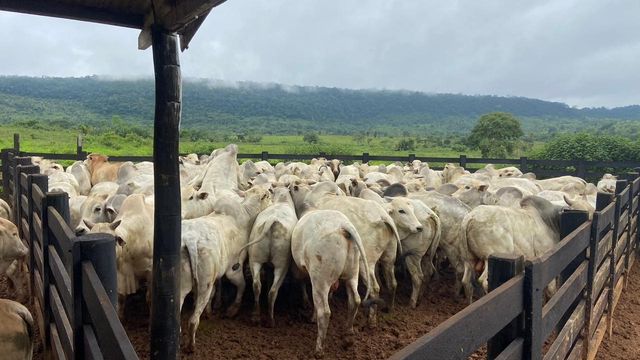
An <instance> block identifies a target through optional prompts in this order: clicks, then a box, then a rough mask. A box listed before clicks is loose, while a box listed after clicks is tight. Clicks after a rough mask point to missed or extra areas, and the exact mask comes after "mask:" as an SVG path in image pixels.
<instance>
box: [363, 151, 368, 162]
mask: <svg viewBox="0 0 640 360" xmlns="http://www.w3.org/2000/svg"><path fill="white" fill-rule="evenodd" d="M368 162H369V153H368V152H366V153H362V163H363V164H367V163H368Z"/></svg>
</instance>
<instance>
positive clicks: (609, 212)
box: [598, 202, 616, 233]
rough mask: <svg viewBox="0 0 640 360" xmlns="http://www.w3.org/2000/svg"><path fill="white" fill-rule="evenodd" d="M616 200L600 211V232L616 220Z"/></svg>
mask: <svg viewBox="0 0 640 360" xmlns="http://www.w3.org/2000/svg"><path fill="white" fill-rule="evenodd" d="M615 209H616V208H615V202H612V203H611V204H609V205H607V206H606V207H605V208H604V209H602V210H601V211H600V217H599V221H598V233H602V231H603V230H605V229H606V228H607V227H608V226H609V225H612V224H613V221H614V220H615V215H616V214H615Z"/></svg>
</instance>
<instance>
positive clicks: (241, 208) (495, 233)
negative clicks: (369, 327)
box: [0, 145, 616, 358]
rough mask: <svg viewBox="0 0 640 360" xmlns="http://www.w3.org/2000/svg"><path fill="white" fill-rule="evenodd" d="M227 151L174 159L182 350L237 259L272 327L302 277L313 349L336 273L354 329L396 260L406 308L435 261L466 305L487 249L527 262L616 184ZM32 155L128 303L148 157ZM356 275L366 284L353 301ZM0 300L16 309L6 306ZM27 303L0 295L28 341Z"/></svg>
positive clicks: (150, 202)
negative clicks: (104, 236) (570, 214)
mask: <svg viewBox="0 0 640 360" xmlns="http://www.w3.org/2000/svg"><path fill="white" fill-rule="evenodd" d="M237 153H238V149H237V146H236V145H229V146H227V147H226V148H223V149H217V150H215V151H213V153H211V155H209V156H200V157H198V156H196V155H195V154H191V155H188V156H185V157H181V158H180V180H181V185H182V191H181V195H182V219H183V221H182V249H181V282H180V284H181V289H180V307H181V308H182V304H183V302H184V299H185V297H186V296H187V295H188V294H189V293H193V298H194V307H195V308H194V311H193V314H192V315H191V316H190V319H189V320H188V324H189V326H188V330H187V331H188V334H189V343H188V345H187V347H188V349H193V348H194V346H195V340H196V331H197V328H198V325H199V321H200V316H201V314H202V313H203V311H205V310H207V311H211V302H212V299H213V298H215V296H214V295H219V293H220V291H221V289H222V288H221V287H219V286H217V284H219V280H220V279H221V278H222V277H223V276H224V277H226V279H228V280H229V282H231V283H232V284H233V285H235V287H236V288H237V292H236V296H235V299H234V302H233V303H232V304H231V305H230V306H229V307H228V308H227V310H226V312H227V315H229V316H234V315H236V314H237V313H238V311H239V309H240V305H241V300H242V296H243V293H244V290H245V271H244V265H245V262H246V263H247V269H248V272H250V274H251V276H250V278H251V280H252V283H253V293H254V296H255V308H254V310H253V319H254V320H255V321H257V322H259V320H260V318H261V315H260V308H261V306H260V301H259V299H260V292H261V289H262V284H261V272H262V271H263V269H262V267H263V265H264V264H266V263H271V265H272V268H273V283H272V285H271V287H270V290H269V292H268V309H269V314H268V319H269V324H270V325H271V326H274V315H273V312H274V303H275V301H276V297H277V296H278V290H279V288H280V287H281V285H282V283H283V281H284V279H285V277H287V276H290V277H291V279H293V280H292V281H295V282H298V283H299V284H300V288H301V294H302V298H303V299H304V301H305V304H308V305H311V303H310V301H309V298H308V292H307V289H306V286H307V279H309V280H310V284H311V288H312V289H311V294H312V301H313V308H314V312H313V319H314V320H315V321H316V322H317V326H318V335H317V340H316V348H315V350H316V353H317V354H318V355H321V354H322V352H323V342H324V339H325V337H326V333H327V328H328V323H329V317H330V315H331V310H330V308H329V301H328V299H329V296H330V293H332V292H334V291H335V290H336V289H337V288H338V286H339V284H340V280H343V284H344V286H345V289H346V293H347V296H348V319H347V329H349V330H350V331H353V322H354V319H355V316H356V312H357V310H358V308H359V306H360V305H361V304H362V305H363V307H364V308H365V309H366V312H367V320H368V322H369V323H370V324H375V322H376V311H378V310H379V308H381V307H387V308H389V309H393V306H394V302H395V291H396V286H397V283H396V275H395V271H396V264H398V263H402V264H403V266H402V267H401V268H402V269H403V271H404V269H406V271H407V272H408V273H409V277H410V279H411V285H412V292H411V297H410V305H411V307H416V305H417V303H418V301H419V300H420V296H421V294H422V291H421V289H424V287H425V286H424V283H425V282H426V281H428V280H429V279H430V278H431V277H432V276H433V275H434V274H436V272H437V271H438V270H439V267H442V266H448V267H451V268H452V269H453V270H454V272H455V274H456V286H455V291H456V293H455V296H461V295H462V294H464V296H465V298H466V299H467V300H468V301H469V302H471V301H472V299H473V297H474V295H475V294H478V293H480V294H482V293H484V292H486V290H487V280H488V266H487V259H488V257H489V255H491V254H493V253H512V254H517V255H524V256H525V257H526V258H532V257H535V256H538V255H540V254H542V253H544V252H545V251H547V250H548V249H550V248H551V247H552V246H553V245H554V244H555V243H557V242H558V241H559V240H560V234H559V219H560V214H561V211H562V209H565V208H572V209H579V210H586V211H588V212H589V213H593V211H594V207H595V198H596V194H597V192H598V191H602V192H613V191H614V190H615V182H616V179H615V177H613V176H611V175H608V174H607V175H605V176H604V177H603V179H602V180H601V181H600V182H599V183H598V184H597V186H596V185H594V184H591V183H587V182H586V181H584V180H583V179H580V178H577V177H572V176H562V177H557V178H551V179H546V180H537V179H536V177H535V175H534V174H532V173H527V174H523V173H522V172H521V171H520V170H518V169H517V168H515V167H507V168H502V169H496V168H494V167H493V166H492V165H487V166H486V167H485V168H483V169H480V170H478V171H476V172H474V173H470V172H469V171H466V170H465V169H464V168H462V167H459V166H457V165H455V164H447V165H446V166H445V167H444V170H442V171H436V170H433V169H430V168H429V166H428V164H427V163H423V162H420V161H419V160H416V161H413V162H412V163H409V164H401V163H395V164H389V165H379V166H378V165H375V166H374V165H368V164H351V165H345V164H342V163H341V162H340V161H338V160H326V159H313V160H311V162H310V163H309V164H307V163H302V162H289V163H278V164H276V165H275V166H273V165H271V164H270V163H269V162H266V161H259V162H252V161H246V162H244V163H242V164H241V165H240V164H239V163H238V160H237ZM33 163H34V164H36V165H39V166H40V171H41V172H42V173H43V174H46V175H48V177H49V191H63V192H66V193H67V194H68V195H69V207H70V213H71V226H72V227H73V228H75V231H76V234H77V235H82V234H85V233H89V232H99V233H109V234H113V235H114V236H115V238H116V241H117V245H116V256H117V271H118V273H117V274H118V279H117V280H118V295H119V300H120V301H119V309H118V310H119V311H120V314H121V315H122V314H123V307H124V299H125V297H126V296H127V295H130V294H133V293H136V292H137V291H138V290H139V289H140V287H141V286H142V285H143V284H144V283H149V280H150V276H151V270H152V258H153V228H154V226H153V223H154V216H153V213H154V186H153V184H154V181H153V164H152V163H151V162H140V163H136V164H134V163H132V162H124V163H113V162H109V161H108V157H107V156H104V155H100V154H90V155H88V156H87V159H86V160H85V161H78V162H75V163H74V164H73V165H71V166H69V167H68V168H67V169H66V170H65V169H64V168H63V167H62V166H61V165H60V164H56V163H54V162H51V161H49V160H46V159H42V158H35V157H34V158H33ZM0 217H3V218H6V219H11V210H10V209H9V207H8V206H7V205H6V203H1V202H0ZM0 236H1V238H0V251H2V254H0V272H1V273H3V274H5V273H6V274H7V275H8V278H9V279H10V280H11V282H12V283H14V284H15V286H16V288H17V289H20V288H21V287H22V284H23V283H24V274H22V272H21V271H20V270H21V269H18V266H17V265H16V264H17V263H16V262H15V261H14V260H15V259H19V258H21V257H24V256H25V255H26V254H27V251H28V249H25V248H24V246H23V245H22V242H21V241H20V239H19V238H18V235H17V229H16V227H15V225H13V224H12V223H11V222H9V221H7V220H0ZM445 260H446V261H445ZM381 280H382V281H383V282H384V284H383V285H384V289H385V297H384V300H383V299H382V298H381V297H380V292H381V291H380V290H381V289H380V284H379V282H380V281H381ZM359 281H361V284H362V285H364V287H365V288H366V293H365V294H364V298H363V300H362V302H361V296H360V294H359V292H358V284H359ZM550 287H551V286H550ZM474 290H475V291H474ZM548 290H549V291H553V289H548ZM216 292H218V294H216ZM3 308H7V309H9V308H11V309H13V310H12V311H4V313H3ZM25 311H26V308H24V307H23V306H22V305H20V304H18V303H15V304H14V305H13V307H11V306H4V303H0V322H2V323H3V324H7V323H9V322H10V320H9V319H13V320H15V321H22V324H23V326H22V327H23V328H24V329H26V330H25V331H26V332H25V334H26V335H25V336H32V331H30V329H32V328H33V320H32V318H31V316H30V315H29V313H28V311H26V313H25ZM16 314H17V315H16ZM2 331H4V330H0V332H2ZM0 338H2V334H0ZM2 349H3V348H2V347H1V346H0V351H2ZM15 358H19V356H17V357H15Z"/></svg>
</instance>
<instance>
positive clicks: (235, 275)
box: [226, 270, 246, 317]
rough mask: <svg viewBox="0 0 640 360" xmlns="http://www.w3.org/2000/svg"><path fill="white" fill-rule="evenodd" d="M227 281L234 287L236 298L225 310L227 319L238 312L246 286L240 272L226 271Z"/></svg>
mask: <svg viewBox="0 0 640 360" xmlns="http://www.w3.org/2000/svg"><path fill="white" fill-rule="evenodd" d="M226 275H227V279H229V281H231V283H232V284H233V285H235V286H236V289H237V291H236V298H235V300H234V301H233V304H231V306H229V308H228V309H227V313H226V315H227V316H228V317H235V316H236V315H238V311H239V310H240V305H241V304H242V295H243V294H244V288H245V286H246V284H245V281H244V274H243V273H242V271H233V270H230V271H227V274H226Z"/></svg>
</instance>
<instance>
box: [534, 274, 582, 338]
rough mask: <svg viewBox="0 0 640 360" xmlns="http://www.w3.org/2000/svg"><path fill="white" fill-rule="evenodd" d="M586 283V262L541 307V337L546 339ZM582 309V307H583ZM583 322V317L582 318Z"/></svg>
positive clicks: (580, 293)
mask: <svg viewBox="0 0 640 360" xmlns="http://www.w3.org/2000/svg"><path fill="white" fill-rule="evenodd" d="M586 285H587V262H586V261H585V262H583V263H582V264H580V266H579V267H578V269H576V271H575V272H574V273H573V274H572V275H571V276H570V277H569V279H567V281H565V282H564V284H562V287H560V289H559V290H558V291H557V292H556V293H555V294H554V295H553V297H552V298H551V299H550V300H549V301H548V302H547V304H546V305H545V306H544V307H543V308H542V337H543V338H544V339H546V338H547V337H548V336H549V335H550V334H551V332H553V330H554V328H555V327H556V325H557V324H558V321H560V319H561V318H562V316H563V315H564V314H565V313H566V312H567V310H568V309H569V307H571V305H573V303H574V302H575V301H576V299H577V298H578V297H580V296H581V295H582V293H583V290H584V288H585V286H586ZM583 307H584V305H583ZM583 311H584V308H583ZM583 322H584V319H583Z"/></svg>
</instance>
